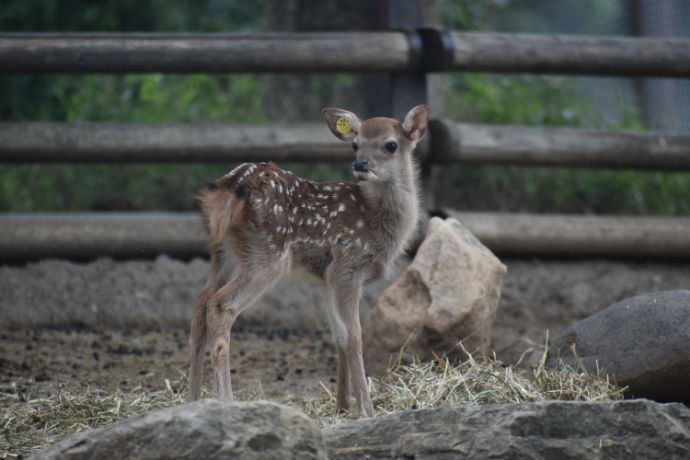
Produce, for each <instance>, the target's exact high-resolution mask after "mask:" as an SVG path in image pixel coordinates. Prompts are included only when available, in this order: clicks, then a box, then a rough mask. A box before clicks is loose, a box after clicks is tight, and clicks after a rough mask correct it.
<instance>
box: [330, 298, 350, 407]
mask: <svg viewBox="0 0 690 460" xmlns="http://www.w3.org/2000/svg"><path fill="white" fill-rule="evenodd" d="M324 299H325V301H326V303H327V304H326V313H327V314H328V323H329V325H330V327H331V332H332V334H333V342H334V343H335V346H336V348H337V350H338V381H337V397H336V402H335V404H336V406H335V407H336V408H337V410H338V411H349V410H350V397H351V394H350V373H349V371H348V362H347V349H346V347H347V329H346V328H345V323H344V322H343V320H342V318H341V315H340V314H339V313H338V306H337V304H336V301H335V295H334V293H333V289H332V288H330V287H329V288H328V289H324Z"/></svg>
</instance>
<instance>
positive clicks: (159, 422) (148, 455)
mask: <svg viewBox="0 0 690 460" xmlns="http://www.w3.org/2000/svg"><path fill="white" fill-rule="evenodd" d="M36 458H41V459H70V460H71V459H74V460H77V459H85V460H86V459H89V460H98V459H103V460H106V459H107V460H110V459H113V458H126V459H149V460H151V459H161V460H162V459H190V460H192V459H201V458H203V459H221V458H223V459H225V458H243V459H280V460H286V459H292V458H294V459H325V458H327V455H326V450H325V446H324V443H323V438H322V436H321V432H320V430H319V428H318V427H317V426H316V424H315V423H314V422H313V421H312V420H311V419H310V418H309V417H307V416H306V415H304V414H303V413H302V412H300V411H298V410H296V409H292V408H290V407H286V406H281V405H279V404H275V403H269V402H265V401H255V402H249V403H236V404H231V405H228V404H223V403H221V402H219V401H214V400H202V401H197V402H195V403H190V404H184V405H181V406H177V407H173V408H169V409H163V410H159V411H155V412H150V413H148V414H145V415H142V416H136V417H131V418H128V419H126V420H123V421H121V422H118V423H115V424H113V425H110V426H107V427H104V428H99V429H97V430H90V431H84V432H81V433H77V434H74V435H71V436H68V437H67V438H65V439H63V440H62V441H60V442H58V443H57V444H54V445H52V446H50V447H48V448H47V449H45V450H43V451H41V452H39V453H38V454H37V456H36Z"/></svg>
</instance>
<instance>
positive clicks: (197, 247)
mask: <svg viewBox="0 0 690 460" xmlns="http://www.w3.org/2000/svg"><path fill="white" fill-rule="evenodd" d="M438 214H441V215H443V216H449V217H456V218H458V219H459V220H460V221H461V222H462V223H463V224H464V225H465V226H466V227H467V228H468V229H469V230H470V231H471V232H472V233H474V234H475V235H476V236H477V238H479V239H480V240H481V241H482V242H484V243H485V244H486V245H487V246H488V247H489V248H490V249H492V250H493V251H494V252H496V253H497V254H499V255H502V256H547V257H559V256H571V257H572V256H575V257H616V258H645V259H649V258H661V259H690V232H689V231H688V228H690V218H664V217H590V216H570V215H534V214H509V213H475V212H457V211H453V210H449V209H444V210H443V211H442V212H439V213H438ZM0 234H1V235H2V236H3V237H2V238H0V260H2V261H13V260H30V259H39V258H46V257H64V258H71V259H82V260H83V259H91V258H94V257H98V256H114V257H142V258H148V257H152V256H155V255H157V254H160V253H165V254H168V255H171V256H177V257H193V256H203V255H205V254H206V248H205V233H204V231H203V228H202V223H201V217H200V215H199V214H196V213H86V214H70V213H60V214H4V215H0Z"/></svg>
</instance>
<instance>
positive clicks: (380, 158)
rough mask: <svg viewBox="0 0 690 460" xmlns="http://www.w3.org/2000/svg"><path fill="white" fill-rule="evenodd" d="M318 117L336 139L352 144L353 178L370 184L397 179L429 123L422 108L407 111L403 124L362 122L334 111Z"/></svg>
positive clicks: (374, 120) (379, 120)
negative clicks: (402, 164)
mask: <svg viewBox="0 0 690 460" xmlns="http://www.w3.org/2000/svg"><path fill="white" fill-rule="evenodd" d="M321 113H322V114H323V116H324V117H325V118H326V121H327V122H328V127H329V128H330V129H331V131H332V132H333V134H335V135H336V137H338V138H339V139H341V140H343V141H345V142H352V149H353V150H354V153H355V158H356V159H355V161H354V162H353V163H352V171H353V173H354V175H355V177H356V178H357V179H358V180H369V181H389V180H392V179H394V178H396V177H397V176H398V174H399V171H400V163H401V162H409V161H410V160H411V155H412V151H413V150H414V148H415V146H416V145H417V143H418V142H419V141H420V140H421V139H422V137H423V136H424V133H425V132H426V127H427V122H428V120H429V109H428V108H427V106H425V105H418V106H417V107H414V108H413V109H412V110H410V111H409V112H408V113H407V115H405V118H404V119H403V121H402V123H401V122H399V121H398V120H394V119H393V118H383V117H377V118H370V119H368V120H365V121H361V120H360V119H359V118H358V117H357V115H355V114H354V113H352V112H348V111H347V110H343V109H335V108H326V109H323V110H322V112H321Z"/></svg>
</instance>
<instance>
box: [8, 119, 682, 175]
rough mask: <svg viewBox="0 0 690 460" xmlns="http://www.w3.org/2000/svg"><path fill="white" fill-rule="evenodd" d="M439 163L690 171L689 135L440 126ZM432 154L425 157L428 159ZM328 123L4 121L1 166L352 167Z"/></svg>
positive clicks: (435, 137) (435, 144) (435, 143)
mask: <svg viewBox="0 0 690 460" xmlns="http://www.w3.org/2000/svg"><path fill="white" fill-rule="evenodd" d="M430 138H431V140H432V142H431V146H430V152H431V153H432V154H433V157H432V158H431V160H432V161H435V162H439V163H454V162H459V163H481V164H512V165H522V166H578V167H589V168H628V169H635V168H637V169H654V170H690V135H664V134H657V133H639V132H607V131H594V130H584V129H573V128H532V127H526V126H511V125H484V124H472V123H455V122H451V121H447V120H433V121H432V123H431V127H430ZM422 153H423V154H425V152H422ZM352 158H353V156H352V150H351V147H350V146H349V144H347V143H344V142H341V141H339V140H337V139H336V138H335V137H334V136H333V135H332V134H331V133H330V131H329V130H328V128H327V127H326V125H325V123H303V124H294V125H224V124H136V123H131V124H118V123H0V163H34V162H43V163H61V162H69V163H75V162H82V163H99V162H100V163H114V162H132V163H134V162H157V163H163V162H199V161H204V162H238V161H263V160H274V161H305V162H313V161H324V162H328V161H350V160H352Z"/></svg>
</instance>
